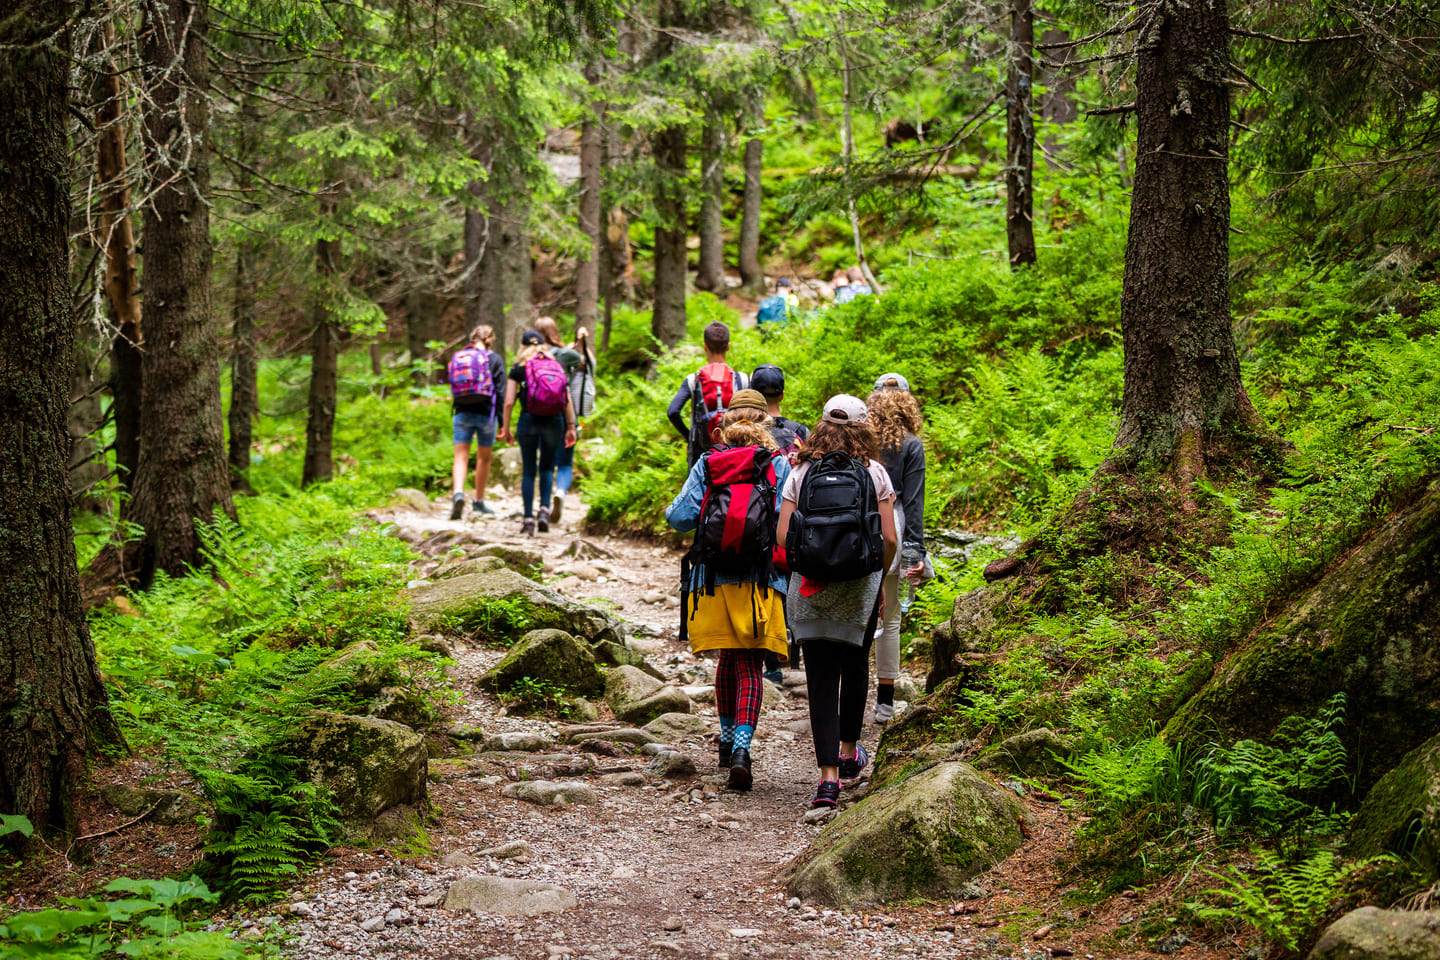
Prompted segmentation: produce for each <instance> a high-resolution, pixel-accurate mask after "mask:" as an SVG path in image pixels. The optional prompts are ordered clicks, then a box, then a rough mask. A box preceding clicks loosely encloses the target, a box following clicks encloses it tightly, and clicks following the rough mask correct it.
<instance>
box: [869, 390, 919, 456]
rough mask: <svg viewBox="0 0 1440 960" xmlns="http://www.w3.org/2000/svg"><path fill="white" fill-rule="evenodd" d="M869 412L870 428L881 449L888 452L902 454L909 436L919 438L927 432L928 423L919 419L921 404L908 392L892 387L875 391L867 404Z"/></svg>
mask: <svg viewBox="0 0 1440 960" xmlns="http://www.w3.org/2000/svg"><path fill="white" fill-rule="evenodd" d="M865 407H866V409H867V410H869V411H870V425H871V426H873V427H874V428H875V436H876V437H877V438H878V439H879V441H880V449H881V450H883V451H886V452H889V451H891V450H899V449H900V445H901V444H903V443H904V442H905V436H906V435H907V434H912V433H913V434H914V435H915V436H917V437H918V436H920V431H921V430H923V429H925V420H924V418H923V417H922V416H921V415H920V401H918V400H916V399H915V395H914V394H913V393H911V392H910V391H909V390H896V389H894V388H893V387H892V388H888V389H885V390H876V391H875V392H874V393H872V394H870V396H869V398H868V399H867V400H866V401H865Z"/></svg>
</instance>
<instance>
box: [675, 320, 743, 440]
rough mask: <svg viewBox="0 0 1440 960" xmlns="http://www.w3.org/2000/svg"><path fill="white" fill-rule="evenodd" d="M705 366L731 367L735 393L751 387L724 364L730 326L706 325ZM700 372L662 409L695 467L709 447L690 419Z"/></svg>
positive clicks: (692, 375) (692, 418) (686, 380)
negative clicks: (683, 439)
mask: <svg viewBox="0 0 1440 960" xmlns="http://www.w3.org/2000/svg"><path fill="white" fill-rule="evenodd" d="M704 339H705V367H704V368H702V370H703V369H706V368H710V367H712V365H714V364H719V365H720V366H721V367H724V368H725V369H726V370H730V373H729V376H730V378H731V383H732V384H733V385H734V391H733V392H735V393H738V392H740V391H741V390H744V389H745V388H747V387H749V386H750V378H749V377H747V376H745V374H743V373H740V372H738V371H736V370H731V369H730V367H729V366H728V365H727V364H726V363H725V354H727V353H729V352H730V328H729V327H728V326H726V325H725V324H723V323H721V322H720V321H719V320H716V321H715V322H714V323H711V324H709V325H707V326H706V327H705V333H704ZM699 377H700V372H699V371H697V372H696V373H692V374H690V376H688V377H686V378H685V379H684V380H683V381H682V382H681V384H680V389H679V390H676V391H675V396H674V397H672V398H671V400H670V406H669V407H668V408H667V409H666V410H665V416H667V417H668V418H670V423H671V424H672V425H673V426H674V427H675V429H676V431H678V432H679V434H680V436H682V437H684V438H685V441H686V444H687V448H686V457H687V460H688V463H689V465H690V466H692V467H693V466H695V461H696V460H699V459H700V454H702V453H704V452H705V451H706V450H708V449H710V444H709V442H708V441H707V439H706V438H704V437H702V436H701V435H700V433H699V430H698V427H697V425H696V424H695V423H694V422H693V420H694V417H693V412H694V406H693V398H694V395H695V391H696V390H698V389H699Z"/></svg>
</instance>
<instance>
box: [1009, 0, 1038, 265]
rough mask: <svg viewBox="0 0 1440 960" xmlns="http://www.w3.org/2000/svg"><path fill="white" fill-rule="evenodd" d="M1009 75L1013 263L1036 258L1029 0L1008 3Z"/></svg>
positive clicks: (1032, 23) (1032, 15)
mask: <svg viewBox="0 0 1440 960" xmlns="http://www.w3.org/2000/svg"><path fill="white" fill-rule="evenodd" d="M1008 52H1009V60H1010V75H1009V78H1008V79H1007V81H1006V84H1005V116H1006V123H1005V145H1006V158H1005V239H1006V241H1007V242H1008V244H1009V247H1010V266H1011V267H1012V268H1014V267H1018V266H1020V265H1021V264H1026V263H1034V262H1035V224H1034V222H1033V219H1032V214H1033V209H1034V201H1035V198H1034V186H1035V184H1034V181H1035V118H1034V116H1033V114H1032V111H1031V90H1030V86H1031V83H1032V81H1033V79H1034V76H1035V13H1034V10H1033V9H1032V8H1031V6H1030V0H1011V2H1010V49H1009V51H1008Z"/></svg>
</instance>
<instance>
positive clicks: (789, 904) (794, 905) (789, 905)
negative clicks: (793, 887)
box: [785, 897, 803, 910]
mask: <svg viewBox="0 0 1440 960" xmlns="http://www.w3.org/2000/svg"><path fill="white" fill-rule="evenodd" d="M802 906H803V904H802V903H801V902H800V898H799V897H791V898H790V899H789V900H786V901H785V909H787V910H799V909H800V908H801V907H802Z"/></svg>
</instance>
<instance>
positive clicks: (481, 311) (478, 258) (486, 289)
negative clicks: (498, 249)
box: [464, 111, 505, 351]
mask: <svg viewBox="0 0 1440 960" xmlns="http://www.w3.org/2000/svg"><path fill="white" fill-rule="evenodd" d="M464 123H465V138H466V143H468V144H469V146H470V159H472V160H475V161H477V162H479V163H481V164H483V165H484V166H485V168H486V169H487V170H488V169H489V167H490V140H489V137H487V136H485V135H484V133H483V131H481V130H480V128H479V126H478V125H477V124H476V121H475V114H474V112H473V111H472V112H468V113H466V114H465V121H464ZM489 188H490V184H489V181H487V180H472V181H470V187H469V190H468V196H467V197H466V203H465V330H464V334H465V336H467V337H468V336H469V334H470V331H471V330H474V329H475V328H476V327H478V326H479V325H480V324H482V323H488V324H490V325H491V326H494V325H495V318H493V317H491V316H490V313H489V306H490V305H489V303H488V302H487V300H486V297H487V296H493V295H494V294H495V292H496V291H495V290H494V284H493V282H487V281H489V280H490V278H487V277H486V275H485V268H486V265H487V264H486V260H485V250H486V248H487V246H488V244H489V232H490V224H489V216H488V213H489V209H490V192H489ZM498 332H500V331H499V328H497V333H498ZM495 349H496V350H500V351H504V349H505V341H504V338H503V337H499V336H497V337H496V340H495Z"/></svg>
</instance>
